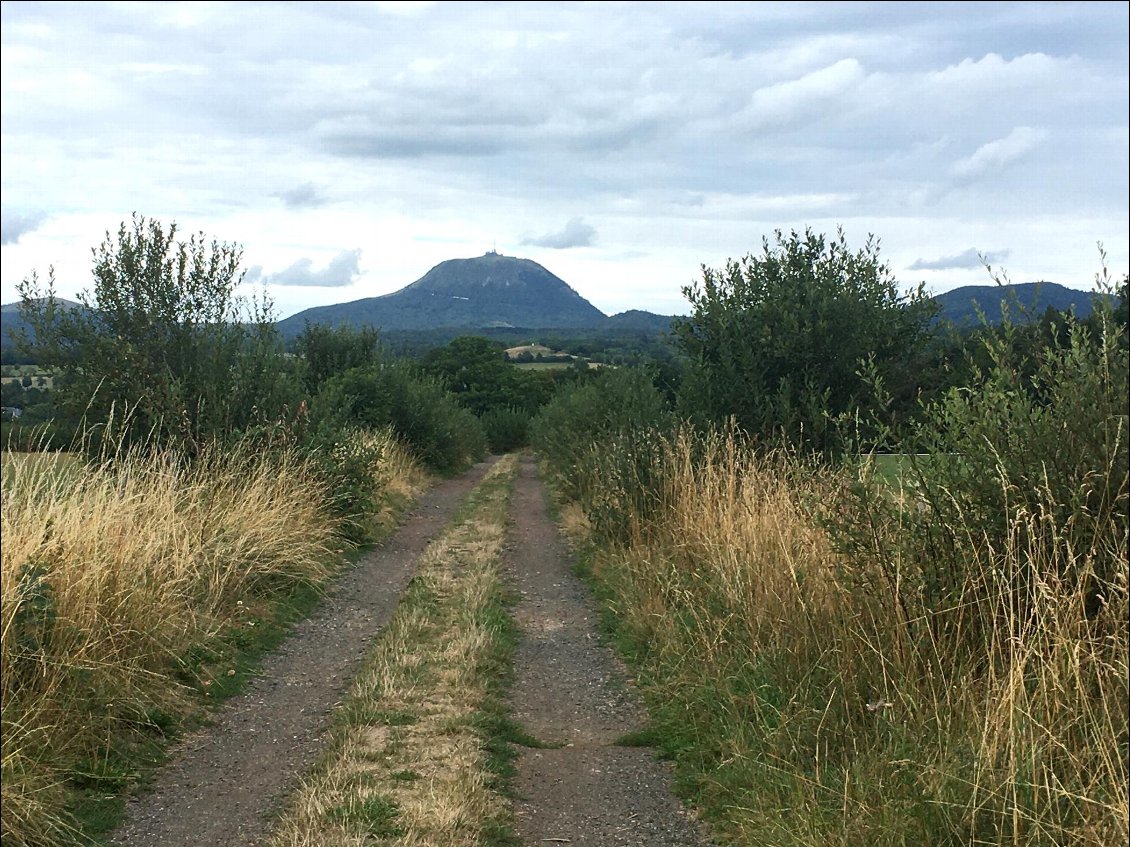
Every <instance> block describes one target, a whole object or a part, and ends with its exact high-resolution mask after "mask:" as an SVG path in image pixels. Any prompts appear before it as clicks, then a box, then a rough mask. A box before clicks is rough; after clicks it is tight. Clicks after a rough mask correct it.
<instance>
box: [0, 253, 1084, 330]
mask: <svg viewBox="0 0 1130 847" xmlns="http://www.w3.org/2000/svg"><path fill="white" fill-rule="evenodd" d="M491 255H496V256H501V257H503V258H509V259H518V260H523V261H534V260H533V259H529V258H528V257H526V256H510V255H508V254H505V253H502V252H501V251H498V250H496V249H493V248H492V249H490V250H487V251H486V252H484V253H482V254H480V255H478V256H454V257H452V258H450V259H443V260H441V261H440V262H438V263H436V265H433V266H432V267H431V268H429V269H428V270H427V271H425V272H424V273H423V274H421V275H420V276H419V277H417V278H416V279H414V280H412V281H411V282H407V283H405V284H404V285H402V286H401V287H400V288H398V289H396V290H395V291H389V292H386V293H384V294H378V295H372V296H370V297H358V298H353V299H349V300H334V301H327V302H323V303H315V304H312V305H309V306H304V307H302V308H300V309H298V310H297V311H294V312H290V313H287V314H283V313H282V312H281V311H280V312H278V313H277V314H276V315H275V316H274V319H275V322H277V323H278V322H282V321H285V320H287V319H288V318H292V317H295V316H296V315H299V314H301V313H302V312H305V311H308V310H309V309H316V308H321V307H324V306H343V305H349V304H351V303H356V302H359V301H362V300H371V299H374V298H375V297H387V296H389V295H391V294H396V293H398V292H399V291H402V290H403V289H404V288H407V287H408V286H409V285H412V284H414V283H416V282H419V281H420V280H421V279H423V278H424V277H425V276H427V274H428V273H430V272H431V271H432V270H434V269H435V268H436V267H437V266H438V265H440V264H443V263H444V262H450V261H467V260H469V259H478V258H484V257H486V256H491ZM535 264H538V265H539V266H540V267H542V268H543V269H544V270H546V271H548V272H549V273H551V274H553V276H556V277H557V278H558V279H561V280H562V282H564V283H565V284H566V285H568V286H569V287H570V288H572V289H573V290H574V291H577V293H578V294H581V292H580V291H578V290H577V288H576V286H574V285H573V284H572V283H571V282H570V281H569V280H567V279H565V278H564V277H562V276H561V275H560V274H557V273H554V271H553V269H552V268H547V267H545V265H543V264H542V263H540V262H535ZM997 285H998V283H996V282H994V281H993V280H991V279H990V280H989V281H987V282H983V283H978V282H971V283H966V284H963V285H957V286H949V287H947V288H945V289H943V290H941V291H931V290H930V289H929V288H927V289H926V293H927V294H928V295H929V296H931V297H937V296H939V295H942V294H946V293H948V292H951V291H955V290H958V289H961V288H993V287H996V286H997ZM1007 285H1015V286H1020V285H1058V286H1060V287H1062V288H1066V289H1069V290H1072V291H1081V292H1084V293H1093V294H1098V293H1100V291H1099V289H1098V288H1097V287H1094V286H1092V287H1090V288H1080V287H1079V286H1075V285H1071V284H1068V283H1064V282H1059V281H1057V280H1050V279H1037V280H1024V281H1021V282H1017V281H1014V280H1009V281H1008V282H1007ZM79 290H81V289H79ZM265 293H267V294H268V295H269V294H270V291H269V290H266V289H265ZM56 296H57V299H59V300H62V301H65V302H69V303H72V304H76V305H77V304H78V300H77V299H76V298H75V297H65V296H62V295H58V294H57V295H56ZM581 296H582V297H584V295H583V294H581ZM76 297H77V294H76ZM585 300H586V301H587V302H589V303H590V305H593V306H594V307H595V308H596V309H597V310H598V311H600V312H601V313H603V314H604V315H605V316H606V317H614V316H616V315H619V314H623V313H624V312H630V311H642V312H650V313H651V314H656V315H661V316H663V317H684V316H686V315H687V314H689V309H688V311H681V312H656V311H654V310H652V309H647V308H644V307H642V306H626V307H625V308H622V309H618V310H616V311H614V312H610V311H607V310H605V309H602V308H600V306H599V305H597V304H595V303H592V302H591V301H590V300H588V298H587V297H585ZM16 305H19V300H18V299H17V300H13V301H9V302H7V303H0V307H3V308H8V307H11V306H16ZM688 306H689V304H688Z"/></svg>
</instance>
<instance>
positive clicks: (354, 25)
mask: <svg viewBox="0 0 1130 847" xmlns="http://www.w3.org/2000/svg"><path fill="white" fill-rule="evenodd" d="M158 12H159V14H158ZM0 16H2V20H3V27H2V29H0V61H2V67H0V70H2V73H0V112H2V118H3V122H2V125H3V146H2V148H0V159H2V166H3V167H2V169H0V193H2V199H3V208H4V210H5V211H8V210H28V209H41V210H43V212H44V213H45V214H46V215H47V216H49V221H50V222H49V224H44V225H43V226H42V227H41V228H40V229H39V230H38V231H36V233H35V235H34V237H23V238H20V239H19V240H18V241H15V240H12V241H7V242H6V243H5V245H4V262H3V266H2V268H0V276H2V280H0V281H2V284H3V299H4V301H5V302H9V301H10V300H11V299H12V297H13V291H14V286H15V284H16V283H18V281H19V279H20V278H21V277H22V276H23V275H24V274H25V273H26V272H27V271H28V270H29V269H30V268H32V267H38V268H40V269H43V268H46V266H47V265H51V264H53V265H55V266H56V268H57V269H59V270H60V280H61V282H69V281H72V280H74V281H81V280H83V279H85V278H88V276H89V250H90V247H91V246H93V244H95V243H97V240H98V238H99V237H100V235H101V233H102V232H103V231H104V230H105V229H113V228H115V227H116V226H117V224H118V222H119V221H121V220H122V219H123V218H128V216H129V213H130V212H132V211H133V210H137V211H139V212H141V213H143V214H146V215H149V216H153V217H157V218H159V219H162V220H165V221H170V220H176V221H178V223H180V224H181V225H182V227H183V228H184V229H185V230H186V231H187V230H192V231H195V230H197V229H203V230H204V231H205V232H206V233H207V234H208V235H209V236H215V237H217V238H219V239H221V240H232V241H238V242H240V243H241V244H243V245H244V247H245V250H246V255H247V256H248V257H249V260H252V259H253V261H254V263H255V264H258V265H261V266H262V267H263V268H268V269H269V268H280V269H282V268H285V269H287V272H286V273H284V278H289V279H293V280H302V279H305V280H307V284H305V285H297V286H286V287H285V288H283V289H282V291H281V294H280V306H281V307H282V308H283V309H290V308H299V307H304V306H308V305H316V304H317V303H319V302H326V301H327V300H332V299H333V298H334V297H335V296H340V295H341V294H342V291H341V289H340V288H337V289H336V290H335V291H329V292H327V291H326V290H325V288H326V286H324V285H316V284H309V281H310V280H319V279H321V280H325V279H329V278H330V277H329V276H325V274H326V273H327V272H328V270H329V269H328V268H326V267H324V266H323V265H322V264H321V263H324V262H326V261H328V260H329V258H330V257H333V256H340V255H342V254H343V253H344V254H346V255H348V254H350V253H351V251H352V250H353V248H355V247H356V246H357V245H363V246H365V248H366V250H367V251H368V252H366V258H367V263H368V266H367V267H365V268H363V269H362V268H361V267H360V263H359V262H358V263H357V265H356V270H355V272H354V271H353V270H352V269H350V268H346V269H345V270H342V271H341V272H340V273H336V274H334V275H331V276H333V277H335V278H336V279H338V280H351V281H352V286H351V287H352V288H355V289H356V293H358V295H359V296H366V295H370V294H377V293H387V292H388V291H391V290H395V289H396V288H398V287H400V286H402V285H404V284H406V283H408V282H410V281H411V280H413V279H416V278H418V277H419V276H420V275H422V274H423V273H424V272H425V271H426V270H427V269H428V268H429V267H430V266H431V265H433V264H436V263H437V262H438V261H442V260H443V259H447V258H453V257H456V256H459V255H478V254H481V253H482V251H483V250H484V249H486V248H487V247H489V246H490V245H491V244H492V242H493V241H494V240H495V239H500V236H501V235H503V234H505V233H512V234H516V237H515V238H514V240H513V241H512V243H509V244H503V243H502V242H501V240H500V241H499V244H498V246H499V248H500V249H503V250H505V251H506V252H511V253H512V252H516V251H524V252H526V253H529V254H532V255H531V257H532V258H535V260H536V259H537V257H538V255H539V251H546V250H550V249H554V248H552V247H549V246H546V247H541V246H539V245H538V244H537V243H536V242H538V241H541V242H542V243H544V244H547V245H548V244H552V243H561V244H569V243H577V244H579V243H582V242H584V241H585V240H586V239H588V243H589V246H590V249H584V250H567V249H562V248H556V249H555V251H554V253H553V254H552V257H551V258H552V261H553V262H554V263H555V264H558V263H559V264H560V265H561V271H560V273H559V271H558V270H557V268H551V270H554V272H555V273H559V275H562V276H563V278H564V279H566V280H567V281H568V282H570V284H572V285H574V286H575V287H577V288H578V290H581V291H582V293H583V294H585V296H587V297H589V299H591V300H592V301H593V302H594V303H596V305H597V306H598V307H599V308H601V309H602V310H604V311H621V310H623V309H624V308H632V307H642V308H647V307H648V302H647V298H649V297H653V298H654V299H655V300H656V301H662V302H664V303H667V304H668V305H665V306H664V307H663V309H662V310H670V305H669V303H670V300H671V298H675V299H677V297H678V294H677V292H678V289H679V287H680V286H681V285H684V284H686V283H687V282H688V281H689V280H690V278H691V277H693V276H695V274H696V272H697V269H698V267H699V266H700V265H701V264H703V263H705V264H708V265H711V266H717V265H718V264H720V263H721V262H723V261H724V260H725V259H726V258H727V257H728V256H736V255H743V254H744V253H745V252H748V251H749V250H751V249H756V247H757V245H758V244H760V240H761V237H762V235H765V234H769V233H771V232H772V230H773V229H776V228H782V229H789V228H803V227H804V226H806V225H811V226H813V227H814V228H819V229H822V230H824V231H831V230H834V228H835V226H836V224H843V225H844V226H845V228H846V229H847V231H848V232H849V234H858V235H859V236H860V237H862V236H863V235H865V234H866V233H868V232H874V233H876V234H877V235H879V236H881V237H882V238H883V244H884V251H886V250H887V249H890V250H891V251H892V253H893V254H894V255H897V256H899V257H900V259H899V266H900V267H903V268H906V267H907V266H909V265H911V264H913V263H914V262H915V261H916V260H919V261H923V262H927V261H934V262H937V261H941V260H940V259H937V258H933V259H931V258H930V257H949V258H954V257H953V256H952V255H951V254H954V253H955V252H957V249H963V248H957V249H955V248H954V245H969V244H985V243H995V244H1008V245H1009V247H1010V248H1011V250H1012V258H1014V259H1015V260H1016V261H1017V266H1018V267H1017V274H1019V273H1022V272H1025V270H1024V269H1031V273H1032V274H1035V275H1038V276H1046V277H1048V278H1053V277H1054V278H1067V277H1071V278H1074V279H1080V278H1082V279H1086V278H1089V276H1090V272H1091V271H1090V264H1091V262H1090V259H1091V253H1090V247H1091V246H1092V245H1093V244H1094V242H1095V241H1097V240H1102V241H1103V242H1104V243H1105V244H1106V245H1107V247H1108V249H1109V250H1110V254H1111V261H1112V265H1113V267H1114V269H1115V270H1120V269H1121V268H1122V267H1123V265H1124V264H1125V263H1126V262H1127V254H1128V252H1130V249H1128V245H1127V241H1128V237H1127V232H1128V230H1130V225H1128V221H1127V218H1128V212H1127V203H1126V197H1127V196H1128V194H1130V162H1128V158H1130V157H1128V153H1127V145H1126V126H1127V125H1128V123H1130V108H1128V102H1130V96H1128V95H1130V91H1128V88H1130V73H1128V64H1130V61H1128V58H1127V53H1126V49H1125V45H1126V43H1127V39H1128V34H1127V31H1126V30H1127V17H1126V14H1125V10H1124V8H1120V7H1118V6H1117V5H1116V4H1079V5H1071V6H1069V7H1063V9H1058V8H1057V7H1056V6H1055V5H1054V4H1043V5H1040V4H1001V5H996V6H993V7H991V8H990V9H989V10H987V11H986V14H984V15H980V16H977V17H976V18H975V19H974V18H971V17H970V16H969V15H968V14H967V13H966V12H965V11H963V10H961V9H958V8H956V7H950V6H947V5H945V4H940V5H936V6H929V5H926V6H923V5H914V6H908V5H906V4H879V5H877V6H876V5H871V6H863V5H859V4H849V3H845V4H830V5H821V6H813V5H809V4H778V5H762V4H737V3H734V4H702V3H689V2H687V3H671V4H667V3H664V4H614V3H609V4H491V3H440V4H434V5H428V4H421V5H420V6H411V7H403V8H401V7H399V6H390V7H387V8H381V7H379V6H375V5H373V4H361V3H356V4H334V3H325V4H250V3H248V4H234V3H233V4H216V5H213V6H205V5H204V4H187V5H183V6H173V5H171V4H169V5H168V8H167V9H166V8H165V7H161V8H160V9H158V8H157V7H151V6H145V5H133V4H115V3H110V4H105V5H99V4H94V3H90V4H81V5H71V4H31V3H5V4H3V5H2V6H0ZM990 176H991V177H992V178H991V179H990V178H989V177H990ZM331 198H332V202H328V201H329V200H330V199H331ZM578 209H583V210H584V211H585V214H586V216H587V220H591V221H599V229H600V233H599V236H600V237H599V242H597V240H596V239H595V236H588V235H586V233H585V231H584V230H583V229H579V228H577V227H575V228H574V231H572V232H570V231H568V230H567V228H562V229H561V230H559V231H548V230H549V229H552V227H549V226H548V225H544V224H538V223H536V222H538V221H542V222H554V221H556V222H564V221H567V220H568V219H569V218H570V216H572V215H573V214H574V213H575V210H578ZM296 211H300V213H296ZM543 225H544V226H546V230H547V231H543V230H540V229H537V227H539V226H543ZM580 225H583V226H588V224H585V222H584V220H581V221H580ZM9 231H10V232H14V230H9ZM1037 231H1038V232H1042V233H1044V234H1043V235H1042V236H1041V237H1039V238H1037V237H1035V236H1034V235H1033V234H1032V233H1035V232H1037ZM1049 232H1058V233H1063V234H1064V235H1063V236H1062V237H1057V238H1050V237H1049V236H1048V235H1047V233H1049ZM91 233H93V237H91V235H90V234H91ZM521 233H529V234H528V235H527V236H526V241H527V243H526V244H524V245H523V244H522V243H520V242H521V241H522V240H523V239H522V238H521V237H517V234H521ZM1067 234H1070V235H1071V238H1070V239H1068V237H1067ZM377 235H379V236H380V250H379V252H378V251H376V250H375V249H374V250H371V251H370V250H369V247H370V245H372V244H373V239H374V237H375V236H377ZM1069 241H1080V242H1081V244H1080V245H1078V246H1077V247H1076V248H1075V249H1072V248H1071V245H1070V244H1069V243H1068V242H1069ZM1080 256H1082V257H1083V258H1082V259H1080V258H1079V257H1080ZM300 257H309V258H308V259H307V260H306V261H307V262H308V264H303V263H301V262H299V263H298V264H297V266H296V259H299V258H300ZM319 257H322V258H319ZM625 257H632V258H625ZM923 257H925V258H923ZM958 258H960V254H959V256H958ZM316 262H317V263H318V264H317V265H315V263H316ZM1075 263H1079V264H1080V265H1081V266H1080V267H1079V268H1078V269H1076V270H1074V271H1072V270H1071V266H1072V265H1073V264H1075ZM290 272H293V273H290ZM932 273H934V272H933V271H930V270H929V269H923V275H924V276H927V277H929V276H931V274H932ZM937 273H938V276H939V277H943V276H944V277H946V278H947V279H948V278H949V277H950V276H951V275H954V276H956V277H960V276H962V274H968V275H969V276H976V275H977V274H979V273H980V269H979V268H974V267H970V268H966V269H956V270H954V271H953V273H952V274H951V273H950V272H948V271H938V272H937ZM287 274H289V276H288V275H287ZM566 274H567V275H566ZM266 275H267V276H270V274H269V273H267V274H266ZM629 279H631V280H633V282H632V283H631V284H629V283H628V282H627V281H626V280H629ZM649 292H651V293H650V294H649ZM61 293H64V292H61ZM351 293H353V292H351ZM283 298H285V300H284V299H283Z"/></svg>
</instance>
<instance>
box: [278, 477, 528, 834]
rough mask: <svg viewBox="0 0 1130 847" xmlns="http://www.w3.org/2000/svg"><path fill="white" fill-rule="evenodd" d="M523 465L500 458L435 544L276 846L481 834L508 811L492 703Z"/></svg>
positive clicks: (300, 793)
mask: <svg viewBox="0 0 1130 847" xmlns="http://www.w3.org/2000/svg"><path fill="white" fill-rule="evenodd" d="M516 467H517V458H516V457H515V456H513V455H511V456H507V457H504V458H503V459H501V460H499V462H498V463H496V465H495V466H494V468H492V469H491V471H490V473H489V474H488V476H487V477H486V479H484V481H483V482H482V483H481V484H480V486H479V488H478V489H477V490H476V492H475V493H474V494H473V495H472V497H471V499H470V501H469V504H468V506H466V507H465V508H464V510H463V512H462V514H461V516H460V518H459V519H458V520H457V522H456V523H455V525H454V526H453V527H452V528H451V529H449V530H448V531H447V532H446V533H445V534H444V535H442V536H441V537H440V538H438V539H437V540H436V541H434V542H433V543H432V544H431V545H430V546H429V547H428V549H427V551H426V552H425V554H424V557H423V559H422V561H421V565H420V571H419V573H418V575H417V576H416V578H415V579H414V580H413V583H412V586H411V588H410V589H409V591H408V593H407V594H406V596H405V597H404V599H403V600H402V601H401V603H400V605H399V607H398V608H397V611H396V614H395V615H394V617H393V619H392V620H391V621H390V623H389V625H388V627H386V629H385V630H384V631H383V632H382V634H381V636H380V640H379V641H378V643H377V645H376V647H375V650H374V652H373V654H372V655H371V656H370V658H369V659H368V661H367V663H366V667H365V668H364V669H363V670H362V672H361V674H360V675H359V676H358V678H357V680H356V681H355V683H354V685H353V689H352V692H351V695H350V699H349V701H348V702H347V703H346V705H345V706H344V707H343V711H342V716H341V719H340V722H339V726H338V730H337V732H336V734H335V738H334V741H333V743H332V744H331V749H330V751H329V752H328V753H327V755H326V757H325V758H324V760H323V762H322V763H321V764H320V765H319V766H318V767H317V768H315V770H314V772H313V773H312V774H311V775H310V776H309V777H308V778H307V779H306V780H305V782H304V784H303V786H302V788H301V789H300V790H299V791H298V792H297V794H296V795H295V797H294V798H293V800H292V802H291V804H290V806H289V808H288V809H287V811H286V813H285V814H284V816H283V819H282V821H281V822H280V824H279V826H278V828H277V830H276V833H275V836H274V838H273V840H272V842H271V843H272V844H273V845H275V847H298V845H319V847H320V846H321V845H362V844H372V843H382V844H396V845H413V847H425V845H426V846H427V847H459V846H460V845H478V844H481V843H482V838H483V835H484V833H485V832H487V831H488V830H489V829H490V828H491V827H492V826H496V825H497V824H498V822H499V821H500V820H502V818H503V816H504V815H505V803H504V802H503V800H502V798H501V796H500V794H499V792H498V790H497V788H496V787H495V785H494V782H495V778H494V776H493V774H492V773H491V772H490V769H489V763H488V756H487V753H486V751H485V750H484V735H483V729H482V723H483V721H482V710H483V709H484V706H485V702H486V701H487V699H488V698H489V697H490V696H491V695H490V692H491V689H492V685H494V684H495V682H494V680H492V678H491V675H492V672H493V671H492V669H494V670H496V668H494V661H495V656H496V654H497V652H498V650H499V640H500V638H501V637H502V635H501V630H500V624H499V615H500V614H501V602H502V601H501V597H502V591H503V583H502V575H501V572H500V564H501V562H500V557H501V552H502V545H503V543H504V541H505V536H506V524H507V504H508V502H509V494H510V482H511V479H512V478H513V475H514V473H515V470H516ZM377 839H386V840H377Z"/></svg>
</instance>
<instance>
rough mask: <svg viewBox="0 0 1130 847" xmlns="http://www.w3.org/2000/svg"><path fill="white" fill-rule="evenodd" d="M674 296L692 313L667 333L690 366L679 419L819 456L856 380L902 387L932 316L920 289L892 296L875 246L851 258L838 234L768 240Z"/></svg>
mask: <svg viewBox="0 0 1130 847" xmlns="http://www.w3.org/2000/svg"><path fill="white" fill-rule="evenodd" d="M683 293H684V295H685V296H686V297H687V299H688V301H689V302H690V304H691V306H692V311H691V314H690V315H689V316H688V317H687V318H685V319H679V320H677V321H676V324H675V331H676V334H677V337H678V340H679V343H680V345H681V346H682V348H683V350H684V351H685V353H686V354H687V356H688V358H689V367H690V372H689V374H688V378H687V379H686V380H684V383H683V394H682V397H681V400H682V403H683V407H684V410H685V411H686V412H687V413H688V414H690V415H691V416H693V417H696V418H699V419H705V420H715V421H721V420H725V419H726V418H729V417H731V416H732V417H734V418H735V419H736V420H737V422H738V424H739V425H740V426H742V427H743V428H745V429H746V430H747V431H749V432H751V433H755V434H766V435H768V434H775V435H777V434H783V435H785V436H786V437H787V438H789V439H790V440H791V441H792V442H793V443H796V444H802V445H804V446H806V447H810V448H814V449H818V450H828V449H835V447H836V441H837V436H836V434H835V432H834V431H833V428H832V427H831V423H832V421H834V420H835V419H836V418H837V416H841V415H844V414H846V413H849V412H852V411H854V410H855V409H857V408H858V407H859V405H860V403H861V401H862V400H864V398H865V397H866V396H867V394H868V392H869V387H868V383H867V380H865V378H864V377H863V376H862V375H861V369H863V368H864V367H866V368H867V369H869V370H870V371H872V373H876V372H877V374H878V376H879V377H880V378H884V379H888V380H891V381H893V382H905V381H906V376H907V374H906V369H907V367H908V364H909V363H910V361H911V360H912V359H913V357H914V356H915V355H916V354H917V352H918V351H919V350H920V349H921V347H922V345H923V343H924V341H925V339H926V338H927V337H928V335H929V331H930V330H929V327H930V321H931V318H932V316H933V305H932V302H931V301H930V299H929V298H928V297H927V295H926V294H925V291H924V289H923V287H922V286H921V285H920V286H919V287H918V288H917V289H916V290H914V291H911V292H910V293H907V294H904V293H903V292H902V291H901V290H900V287H899V284H898V282H897V281H896V280H895V278H894V276H893V274H892V273H891V271H890V268H889V266H888V265H886V264H884V263H883V262H882V261H881V260H880V258H879V245H878V242H877V240H875V239H874V238H873V237H869V238H868V240H867V242H866V243H865V245H864V246H863V247H862V248H861V249H859V250H857V251H854V252H853V251H852V250H850V249H849V248H848V245H847V241H846V238H845V236H844V233H843V231H842V230H838V231H837V234H836V236H835V237H834V238H826V237H825V236H824V235H821V234H817V233H814V232H812V231H811V230H805V231H804V232H803V233H798V232H796V231H793V232H791V233H789V234H788V235H784V234H782V233H781V232H780V231H777V232H776V233H775V239H774V241H773V242H772V243H771V242H770V241H769V239H767V238H766V239H764V241H763V248H762V252H761V253H760V254H759V255H753V254H750V255H747V256H746V257H744V258H742V259H740V260H736V261H735V260H730V261H728V262H727V263H726V265H725V267H724V268H722V269H717V270H716V269H711V268H707V267H705V266H704V267H703V279H702V282H701V283H696V284H694V285H691V286H688V287H686V288H685V289H684V291H683Z"/></svg>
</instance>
